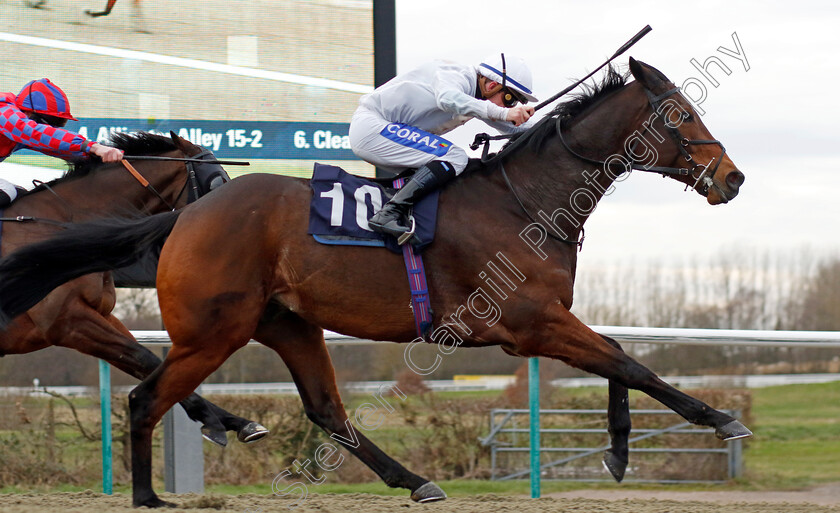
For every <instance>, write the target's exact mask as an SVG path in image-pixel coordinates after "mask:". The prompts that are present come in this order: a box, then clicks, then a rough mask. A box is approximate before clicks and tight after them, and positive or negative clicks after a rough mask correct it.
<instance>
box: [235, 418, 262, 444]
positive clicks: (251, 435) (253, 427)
mask: <svg viewBox="0 0 840 513" xmlns="http://www.w3.org/2000/svg"><path fill="white" fill-rule="evenodd" d="M268 433H269V430H268V428H266V427H265V426H263V425H262V424H259V423H257V422H251V423H250V424H248V425H247V426H245V427H244V428H242V429H240V430H239V433H238V434H237V435H236V437H237V438H238V439H239V441H240V442H242V443H245V444H249V443H251V442H256V441H257V440H262V439H263V438H264V437H266V436H267V435H268Z"/></svg>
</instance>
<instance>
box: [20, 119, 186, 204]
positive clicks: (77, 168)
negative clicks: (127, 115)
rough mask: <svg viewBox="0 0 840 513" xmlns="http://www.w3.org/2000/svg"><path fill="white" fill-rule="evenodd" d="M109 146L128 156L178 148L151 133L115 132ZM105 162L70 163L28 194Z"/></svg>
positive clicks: (93, 169) (160, 136)
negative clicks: (53, 177) (51, 178)
mask: <svg viewBox="0 0 840 513" xmlns="http://www.w3.org/2000/svg"><path fill="white" fill-rule="evenodd" d="M107 144H108V145H109V146H114V147H116V148H119V149H121V150H123V152H125V154H126V155H158V154H161V153H166V152H169V151H174V150H176V149H178V148H177V146H175V143H174V142H172V139H171V138H169V137H166V136H163V135H157V134H153V133H150V132H134V133H122V132H115V133H113V134H111V135H110V136H109V138H108V143H107ZM102 165H103V162H102V161H101V160H100V159H99V158H98V157H92V158H89V159H85V160H80V161H77V162H73V163H70V165H69V169H68V170H67V171H66V172H65V173H64V175H62V176H61V178H56V179H55V180H52V181H51V182H48V183H46V184H41V185H38V186H36V187H35V188H33V189H32V190H30V191H29V193H28V194H31V193H33V192H37V191H39V190H42V189H46V188H47V187H48V186H49V187H52V186H54V185H56V184H59V183H61V182H65V181H68V180H73V179H76V178H81V177H83V176H87V175H88V174H90V173H91V172H93V171H95V170H96V169H97V168H99V167H102Z"/></svg>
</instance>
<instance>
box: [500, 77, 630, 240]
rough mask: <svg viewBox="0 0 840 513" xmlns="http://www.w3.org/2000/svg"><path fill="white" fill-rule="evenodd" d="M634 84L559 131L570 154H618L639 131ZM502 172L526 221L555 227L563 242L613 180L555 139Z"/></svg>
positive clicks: (603, 156)
mask: <svg viewBox="0 0 840 513" xmlns="http://www.w3.org/2000/svg"><path fill="white" fill-rule="evenodd" d="M634 84H635V82H634V83H631V84H630V85H628V86H626V87H625V88H623V89H621V90H620V91H617V92H616V93H614V94H612V95H611V96H609V97H607V98H606V99H604V100H603V101H602V102H601V103H599V104H597V105H596V106H594V107H592V108H591V110H589V111H587V112H585V113H583V114H581V115H579V116H578V117H577V118H576V119H575V120H574V121H573V122H572V123H571V124H570V126H569V127H568V128H567V129H565V130H564V133H563V137H564V139H565V140H566V143H567V144H569V146H571V148H572V149H573V150H574V151H575V152H576V153H578V154H579V155H583V156H586V157H588V158H591V159H596V160H605V159H607V158H608V157H610V156H612V155H623V154H624V152H625V150H624V141H625V140H626V139H627V138H628V137H629V135H630V134H632V133H633V131H634V130H636V129H638V128H639V127H638V126H637V123H636V121H637V120H638V117H639V113H640V112H641V108H640V106H639V105H640V104H639V101H635V98H636V97H637V96H638V97H640V98H644V94H642V93H641V92H640V88H639V87H636V86H634ZM506 168H507V169H509V175H510V176H511V181H512V182H513V183H514V184H515V185H514V187H516V188H517V189H519V190H521V194H520V196H521V199H522V201H523V203H524V204H525V205H526V206H530V209H531V210H532V215H534V216H537V217H539V219H537V220H538V221H540V222H544V223H548V222H549V221H551V222H552V223H554V224H557V223H560V224H559V226H560V228H562V231H563V232H564V233H565V234H566V235H567V236H569V237H574V236H575V235H576V234H577V233H578V232H579V230H580V228H581V227H582V226H583V224H584V223H585V222H586V220H587V219H588V217H589V215H590V214H591V213H592V211H593V210H594V209H595V206H596V205H597V203H598V202H599V201H600V200H601V198H602V197H603V196H604V195H605V194H609V192H611V187H612V186H613V182H614V181H615V178H616V177H615V176H614V175H613V174H611V173H608V172H606V170H605V169H604V168H603V166H602V165H598V164H595V163H592V162H587V161H584V160H581V159H580V158H578V157H576V156H574V155H573V154H572V153H570V152H569V151H568V150H567V149H566V147H565V145H564V144H563V143H562V141H561V139H560V137H559V136H558V135H557V134H554V135H552V136H551V137H550V138H549V140H548V141H547V142H546V143H545V147H544V148H543V149H542V150H541V151H540V152H539V153H536V154H535V153H534V152H533V151H531V150H530V149H529V150H524V151H522V152H521V153H519V154H517V155H514V156H513V157H511V158H510V162H509V163H508V164H506ZM517 192H519V191H517ZM540 212H542V214H540Z"/></svg>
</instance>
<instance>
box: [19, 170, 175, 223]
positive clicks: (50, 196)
mask: <svg viewBox="0 0 840 513" xmlns="http://www.w3.org/2000/svg"><path fill="white" fill-rule="evenodd" d="M178 156H180V155H178ZM105 166H107V167H105ZM105 166H103V167H102V168H99V169H95V170H92V171H91V172H90V173H89V174H88V175H86V176H83V177H79V178H76V179H70V180H67V181H63V182H59V183H56V184H54V185H53V186H51V187H50V188H49V189H46V188H45V189H44V190H41V191H39V192H37V193H32V194H29V195H27V196H24V197H23V198H21V200H20V201H19V202H15V203H14V204H13V207H17V208H16V210H20V213H21V214H23V215H32V213H31V212H28V211H29V210H30V209H36V210H38V211H39V212H49V214H48V215H49V216H51V217H54V218H59V219H64V220H71V219H72V220H73V221H81V220H84V219H89V218H95V217H102V216H109V215H126V214H130V213H132V212H144V213H150V214H151V213H157V212H162V211H164V210H168V207H167V205H165V204H164V203H163V202H162V201H161V200H160V199H159V198H158V197H157V196H156V195H155V194H154V193H153V192H151V191H150V190H148V189H147V188H146V187H144V186H143V185H141V183H140V182H139V181H138V180H137V179H136V178H134V177H133V176H132V175H131V173H129V171H128V170H127V169H125V168H124V167H123V165H122V164H120V163H116V164H106V165H105ZM134 166H135V168H136V169H137V171H138V172H139V173H140V174H141V175H142V176H143V177H144V178H145V179H146V180H148V181H149V183H150V184H151V186H152V187H154V188H155V190H157V191H158V192H159V193H160V194H161V196H162V197H163V198H164V199H165V200H166V201H167V202H168V203H169V204H172V205H174V204H175V203H176V200H177V199H178V196H179V194H180V192H181V190H182V189H183V186H184V184H185V181H186V176H185V174H184V173H181V172H179V171H177V169H178V168H177V164H174V163H164V164H161V163H159V162H153V161H141V162H136V163H135V164H134ZM182 175H183V179H181V176H182ZM181 206H182V205H181ZM39 215H43V214H39Z"/></svg>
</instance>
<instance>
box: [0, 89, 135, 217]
mask: <svg viewBox="0 0 840 513" xmlns="http://www.w3.org/2000/svg"><path fill="white" fill-rule="evenodd" d="M68 119H72V120H73V121H76V118H74V117H73V115H72V114H70V104H69V102H68V101H67V95H65V94H64V91H62V90H61V89H59V88H58V86H56V85H55V84H53V83H52V82H50V81H49V79H46V78H42V79H40V80H33V81H31V82H29V83H28V84H26V85H25V86H23V89H22V90H21V91H20V93H19V94H18V95H17V96H15V95H13V94H12V93H0V162H2V161H3V160H5V158H6V157H8V156H9V155H11V154H12V153H14V152H15V151H17V150H20V149H23V148H29V149H31V150H35V151H39V152H41V153H44V154H47V155H52V156H53V157H58V158H61V159H64V160H68V161H70V160H78V159H81V158H84V157H86V156H89V155H97V156H98V157H99V158H101V159H102V161H103V162H117V161H119V160H121V159H122V156H123V152H122V150H120V149H117V148H112V147H110V146H103V145H101V144H99V143H97V142H93V141H89V140H87V139H85V138H84V137H83V136H81V135H79V134H77V133H75V132H71V131H69V130H65V129H63V128H61V127H63V126H64V125H65V124H66V123H67V120H68ZM15 197H17V188H16V187H15V186H14V185H13V184H12V183H11V182H8V181H6V180H3V179H2V178H0V208H2V207H5V206H6V205H8V204H9V203H11V202H12V200H14V199H15Z"/></svg>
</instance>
